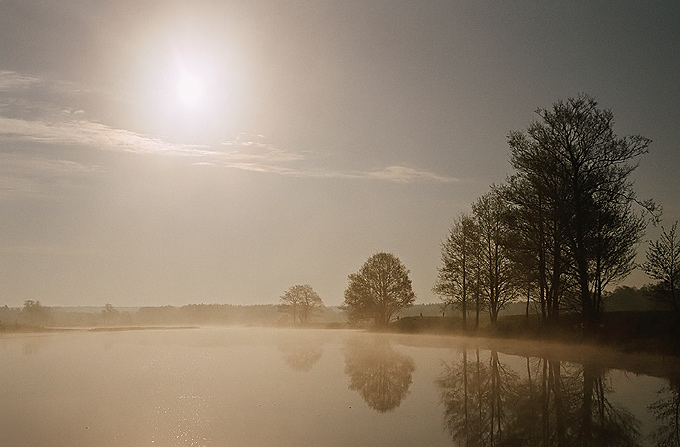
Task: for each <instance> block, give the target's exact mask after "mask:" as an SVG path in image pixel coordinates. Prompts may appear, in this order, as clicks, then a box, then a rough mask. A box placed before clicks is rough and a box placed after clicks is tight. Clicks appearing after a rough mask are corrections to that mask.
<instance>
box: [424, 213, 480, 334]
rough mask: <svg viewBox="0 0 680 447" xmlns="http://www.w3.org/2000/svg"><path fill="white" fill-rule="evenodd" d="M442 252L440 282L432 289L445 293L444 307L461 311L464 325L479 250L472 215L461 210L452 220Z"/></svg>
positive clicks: (473, 286) (442, 294) (443, 294)
mask: <svg viewBox="0 0 680 447" xmlns="http://www.w3.org/2000/svg"><path fill="white" fill-rule="evenodd" d="M441 252H442V255H441V259H442V266H441V267H440V268H439V269H437V270H438V272H439V273H438V276H437V282H436V283H435V286H434V288H433V289H432V290H433V291H434V292H435V293H436V294H438V295H440V296H442V301H443V302H444V308H446V307H451V308H456V309H460V310H461V311H462V313H463V327H465V326H466V323H467V314H468V311H469V310H470V304H471V303H470V301H471V299H472V291H473V290H474V288H475V280H476V276H475V272H476V264H477V262H478V258H479V252H480V245H479V233H478V231H477V226H476V223H475V221H474V219H473V218H472V217H470V216H469V215H467V214H462V215H461V216H460V217H459V218H458V219H457V220H456V221H455V222H454V223H453V226H452V227H451V230H450V231H449V236H448V238H447V239H446V241H444V242H442V246H441Z"/></svg>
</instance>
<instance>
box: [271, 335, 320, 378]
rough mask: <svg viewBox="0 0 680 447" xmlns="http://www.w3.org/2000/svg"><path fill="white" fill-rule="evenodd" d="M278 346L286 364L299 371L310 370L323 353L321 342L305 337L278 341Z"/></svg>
mask: <svg viewBox="0 0 680 447" xmlns="http://www.w3.org/2000/svg"><path fill="white" fill-rule="evenodd" d="M278 348H279V351H281V353H282V354H283V356H282V357H283V360H284V361H285V362H286V364H287V365H288V366H290V367H291V369H292V370H294V371H301V372H307V371H310V370H311V369H312V367H313V366H314V365H315V364H316V362H318V361H319V359H320V358H321V355H322V354H323V345H322V344H321V342H319V341H313V340H309V339H306V338H305V339H301V340H297V341H295V342H292V341H290V342H284V343H280V344H279V345H278Z"/></svg>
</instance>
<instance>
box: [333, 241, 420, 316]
mask: <svg viewBox="0 0 680 447" xmlns="http://www.w3.org/2000/svg"><path fill="white" fill-rule="evenodd" d="M408 274H409V270H407V269H406V267H405V266H404V264H402V263H401V261H400V260H399V258H397V257H396V256H394V255H393V254H391V253H377V254H375V255H373V256H371V257H370V258H368V260H367V261H366V262H365V263H364V265H363V266H362V267H361V269H359V271H358V272H357V273H352V274H351V275H349V276H348V279H349V285H348V286H347V289H345V301H344V303H343V309H344V310H345V311H346V312H347V314H348V317H349V320H350V321H351V322H359V321H367V320H373V322H374V323H375V325H376V326H381V327H384V326H387V325H388V324H389V322H390V320H391V319H392V316H394V314H395V313H396V312H398V311H399V310H401V309H404V308H406V307H410V306H412V305H413V301H414V300H415V294H414V293H413V290H412V288H411V280H410V279H409V277H408Z"/></svg>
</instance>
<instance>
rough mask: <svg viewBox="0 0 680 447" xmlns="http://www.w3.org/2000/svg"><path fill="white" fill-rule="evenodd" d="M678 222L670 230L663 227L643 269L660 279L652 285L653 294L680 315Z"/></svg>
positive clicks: (652, 245) (679, 241)
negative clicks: (679, 300)
mask: <svg viewBox="0 0 680 447" xmlns="http://www.w3.org/2000/svg"><path fill="white" fill-rule="evenodd" d="M677 228H678V223H677V222H675V223H674V224H673V226H672V227H671V229H670V230H669V231H666V230H665V229H664V228H662V233H661V236H660V237H659V239H658V240H656V241H654V242H652V243H651V244H650V245H649V248H648V249H647V253H646V257H647V260H646V261H645V263H644V264H642V269H643V270H644V271H645V273H647V275H648V276H649V277H650V278H652V279H655V280H657V281H659V282H658V283H657V284H655V285H654V286H652V294H653V295H652V296H653V298H654V299H656V300H657V301H659V302H660V303H662V304H664V305H666V306H667V307H669V308H670V309H673V311H674V312H675V314H676V316H678V317H680V303H679V302H678V299H679V298H680V297H679V296H678V295H679V294H678V288H679V287H680V238H679V237H678V235H677V234H676V230H677Z"/></svg>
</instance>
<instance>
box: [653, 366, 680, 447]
mask: <svg viewBox="0 0 680 447" xmlns="http://www.w3.org/2000/svg"><path fill="white" fill-rule="evenodd" d="M659 394H661V395H663V396H664V397H662V398H660V399H659V400H657V401H656V402H654V403H653V404H652V405H650V406H649V410H650V411H651V412H652V414H653V415H654V417H655V418H656V420H657V422H658V423H659V427H658V428H657V429H656V430H655V431H654V432H653V433H652V439H653V440H654V444H655V445H657V446H659V447H674V446H680V379H679V378H677V377H676V378H672V379H669V380H668V385H667V386H666V387H664V388H663V389H661V390H660V391H659Z"/></svg>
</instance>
